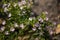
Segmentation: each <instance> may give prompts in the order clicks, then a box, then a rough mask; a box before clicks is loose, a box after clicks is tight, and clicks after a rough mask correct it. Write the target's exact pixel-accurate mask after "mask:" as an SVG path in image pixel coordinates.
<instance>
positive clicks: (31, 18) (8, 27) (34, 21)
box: [0, 0, 52, 40]
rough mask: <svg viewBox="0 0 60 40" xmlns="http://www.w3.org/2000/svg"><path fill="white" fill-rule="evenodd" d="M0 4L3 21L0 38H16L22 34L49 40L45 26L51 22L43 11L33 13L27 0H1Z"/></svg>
mask: <svg viewBox="0 0 60 40" xmlns="http://www.w3.org/2000/svg"><path fill="white" fill-rule="evenodd" d="M1 4H2V8H1V10H0V18H1V19H3V21H2V23H1V24H0V40H18V37H19V36H20V37H22V36H24V35H29V38H28V40H34V39H35V38H38V40H49V38H48V37H49V33H48V31H47V30H46V26H52V23H51V22H50V21H49V20H48V19H46V14H45V13H44V12H42V13H41V14H40V15H35V13H34V12H32V10H31V4H30V3H28V2H27V0H26V1H25V0H23V1H20V2H17V1H16V2H15V1H14V2H13V1H9V3H8V2H7V1H4V0H3V1H2V2H1ZM21 4H22V5H21Z"/></svg>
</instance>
